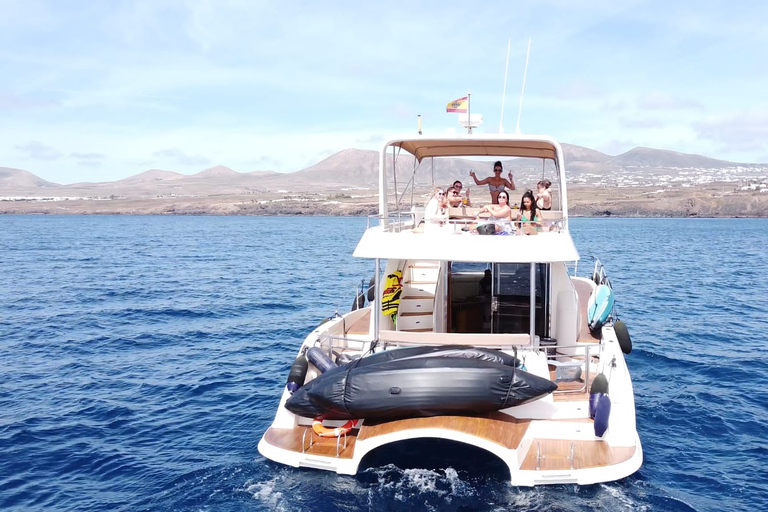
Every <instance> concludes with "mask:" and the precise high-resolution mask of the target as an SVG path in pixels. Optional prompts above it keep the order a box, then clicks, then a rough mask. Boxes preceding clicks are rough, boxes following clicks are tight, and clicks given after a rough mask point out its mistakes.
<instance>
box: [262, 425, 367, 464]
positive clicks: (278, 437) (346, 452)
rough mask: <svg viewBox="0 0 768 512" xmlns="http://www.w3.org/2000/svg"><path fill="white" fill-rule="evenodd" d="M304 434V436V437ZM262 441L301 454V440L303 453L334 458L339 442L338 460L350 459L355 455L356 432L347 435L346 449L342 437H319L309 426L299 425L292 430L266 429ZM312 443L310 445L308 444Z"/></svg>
mask: <svg viewBox="0 0 768 512" xmlns="http://www.w3.org/2000/svg"><path fill="white" fill-rule="evenodd" d="M305 432H306V436H305ZM264 439H265V440H266V441H267V442H268V443H269V444H271V445H272V446H277V447H278V448H282V449H284V450H290V451H292V452H299V453H301V451H302V450H301V443H302V439H303V441H304V448H305V449H304V452H305V453H308V454H310V455H322V456H324V457H336V441H337V439H338V441H339V448H340V452H339V458H341V459H351V458H352V454H353V453H355V440H356V439H357V431H356V430H352V431H351V432H350V433H349V434H347V447H346V448H344V449H341V447H343V446H344V436H342V437H341V438H336V437H320V436H318V435H317V434H315V433H314V432H313V431H312V427H311V426H306V425H299V426H297V427H293V428H272V427H270V428H268V429H267V432H266V433H265V434H264ZM310 441H312V445H311V446H310V445H309V442H310Z"/></svg>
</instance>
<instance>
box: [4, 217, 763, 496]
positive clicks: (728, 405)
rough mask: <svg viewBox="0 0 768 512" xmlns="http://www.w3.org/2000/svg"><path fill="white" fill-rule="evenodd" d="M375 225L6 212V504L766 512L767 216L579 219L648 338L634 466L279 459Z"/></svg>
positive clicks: (639, 353)
mask: <svg viewBox="0 0 768 512" xmlns="http://www.w3.org/2000/svg"><path fill="white" fill-rule="evenodd" d="M365 226H366V220H365V219H362V218H318V217H311V218H274V217H266V218H264V217H127V216H103V217H102V216H72V217H68V216H0V509H2V510H19V511H21V510H24V511H28V510H46V511H47V510H77V511H102V510H110V511H133V510H178V511H208V510H210V511H229V510H238V511H241V510H279V511H304V510H322V511H335V510H344V511H356V510H375V511H384V510H409V509H415V510H434V511H470V510H489V511H490V510H493V511H496V510H499V511H500V510H514V511H525V510H556V511H591V510H594V509H595V508H602V509H604V510H611V511H614V510H627V511H629V510H632V511H635V510H664V511H691V510H696V511H705V510H713V511H714V510H729V511H734V510H743V511H762V510H768V356H767V355H765V354H764V352H766V351H768V347H767V346H766V345H767V344H766V336H768V306H767V304H768V259H767V255H768V220H757V219H615V218H610V219H573V220H572V230H573V234H574V237H575V240H576V243H577V247H579V250H580V252H581V254H582V256H588V255H595V256H599V257H600V259H601V260H602V261H603V262H604V263H605V265H606V267H607V270H608V274H609V277H610V278H611V281H612V284H613V287H614V290H615V292H616V295H617V308H618V312H619V315H620V317H621V318H622V319H623V320H624V321H625V322H626V323H627V326H628V327H629V331H630V334H631V336H632V340H633V343H634V350H633V352H632V353H631V354H630V355H629V356H628V362H629V366H630V371H631V372H632V374H633V382H634V387H635V396H636V402H637V423H638V430H639V432H640V437H641V439H642V442H643V448H644V452H645V461H644V464H643V466H642V468H641V469H640V471H639V472H637V473H636V474H635V475H633V476H631V477H629V478H626V479H624V480H622V481H619V482H614V483H610V484H601V485H593V486H585V487H578V486H574V485H561V486H553V487H537V488H533V489H531V488H516V487H512V486H511V485H509V484H508V483H507V482H506V481H504V479H503V478H502V477H500V476H498V475H495V474H493V473H492V472H491V473H483V472H480V473H478V472H477V471H472V470H468V469H467V468H466V466H467V465H466V464H462V463H461V462H462V461H456V464H449V465H447V466H443V467H440V466H437V467H435V466H429V467H427V465H426V464H425V467H409V468H406V469H400V468H399V467H397V466H394V465H384V466H380V467H372V468H369V469H366V470H365V471H364V472H362V473H361V474H359V475H357V476H354V477H350V476H338V475H336V474H333V473H327V472H320V471H315V470H298V469H293V468H289V467H285V466H281V465H278V464H275V463H272V462H269V461H267V460H265V459H264V458H263V457H261V456H260V455H259V453H258V452H257V450H256V445H257V443H258V441H259V439H260V437H261V435H262V434H263V433H264V431H265V430H266V429H267V427H268V426H269V424H270V422H271V420H272V417H273V415H274V412H275V408H276V406H277V403H278V399H279V396H280V393H281V391H282V388H283V386H284V384H285V378H286V376H287V374H288V370H289V367H290V364H291V363H292V361H293V358H294V356H295V353H296V350H297V349H298V346H299V344H300V343H301V341H302V340H303V339H304V337H305V335H306V334H307V332H308V331H309V330H311V329H313V328H314V327H315V326H316V325H317V324H318V323H319V322H320V321H321V320H322V319H323V318H324V317H327V316H329V315H331V314H333V313H334V311H336V310H337V309H338V311H339V312H346V311H348V310H349V308H350V306H351V303H352V300H353V298H354V294H355V288H356V286H358V285H359V283H360V280H361V279H366V280H367V279H368V278H370V276H371V275H372V272H373V262H371V261H367V260H355V259H353V258H352V256H351V254H352V251H353V249H354V247H355V245H356V243H357V241H358V239H359V237H360V236H361V234H362V233H363V230H364V229H365ZM580 267H581V269H583V270H584V271H585V272H587V271H589V270H591V265H590V263H584V264H582V265H581V266H580ZM463 462H466V461H463Z"/></svg>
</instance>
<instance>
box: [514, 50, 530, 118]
mask: <svg viewBox="0 0 768 512" xmlns="http://www.w3.org/2000/svg"><path fill="white" fill-rule="evenodd" d="M530 55H531V40H530V39H528V51H527V52H526V54H525V71H523V89H522V90H521V91H520V107H519V108H518V109H517V126H516V127H515V133H520V114H522V113H523V94H525V77H526V76H527V75H528V57H530Z"/></svg>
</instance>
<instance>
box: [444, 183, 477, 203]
mask: <svg viewBox="0 0 768 512" xmlns="http://www.w3.org/2000/svg"><path fill="white" fill-rule="evenodd" d="M463 189H464V184H463V183H461V181H459V180H456V181H454V182H453V185H451V187H450V188H449V189H448V204H449V205H451V206H452V207H454V208H456V207H458V206H472V201H471V200H470V198H469V189H467V193H466V197H465V198H464V199H462V198H461V191H462V190H463Z"/></svg>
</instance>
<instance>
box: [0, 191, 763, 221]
mask: <svg viewBox="0 0 768 512" xmlns="http://www.w3.org/2000/svg"><path fill="white" fill-rule="evenodd" d="M420 192H421V193H420V194H417V195H416V200H415V203H416V204H423V203H424V201H425V200H424V199H423V198H421V197H420V195H422V194H423V193H424V192H425V191H420ZM512 196H513V197H514V192H513V193H512ZM473 200H474V202H475V203H477V204H484V200H487V197H486V195H485V194H483V195H482V196H479V197H477V196H474V197H473ZM569 205H570V215H571V216H573V217H611V216H615V217H768V193H764V192H760V191H740V190H734V189H733V188H732V187H724V186H719V185H717V184H712V185H708V186H701V187H690V188H684V189H683V188H681V189H669V188H667V189H664V190H663V191H662V190H649V189H646V188H617V187H588V186H583V187H572V188H571V189H569ZM377 211H378V203H377V198H376V196H375V194H373V193H372V192H371V193H369V194H366V195H364V196H362V197H354V196H350V195H345V194H343V193H339V192H338V191H330V192H325V193H323V192H320V193H314V194H303V195H286V196H278V195H275V194H265V195H253V194H251V195H242V194H231V195H228V194H221V195H214V196H196V197H155V198H111V199H83V198H73V199H62V198H56V199H55V200H54V199H51V200H3V201H0V214H43V215H223V216H226V215H247V216H301V215H306V216H313V215H321V216H365V215H373V214H376V213H377Z"/></svg>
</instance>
